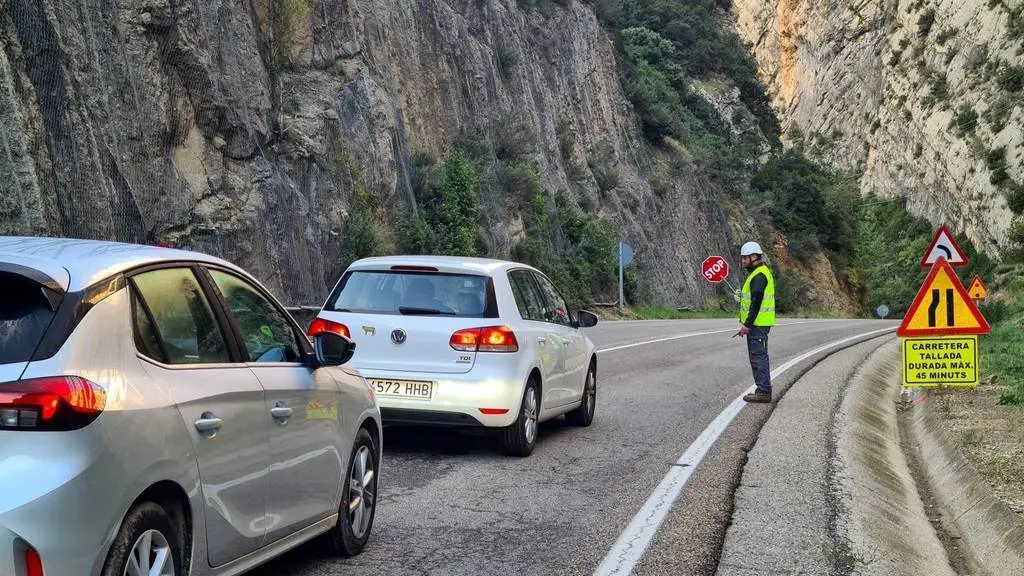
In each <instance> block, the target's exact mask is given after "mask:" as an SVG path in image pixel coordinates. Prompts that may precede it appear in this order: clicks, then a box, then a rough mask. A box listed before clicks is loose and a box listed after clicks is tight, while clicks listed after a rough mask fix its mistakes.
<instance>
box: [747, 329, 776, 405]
mask: <svg viewBox="0 0 1024 576" xmlns="http://www.w3.org/2000/svg"><path fill="white" fill-rule="evenodd" d="M770 330H771V326H754V327H753V328H751V329H750V334H747V355H748V356H750V369H751V370H752V371H753V372H754V385H756V386H757V389H758V391H760V392H766V393H768V394H771V393H772V376H771V368H770V367H769V366H768V332H769V331H770Z"/></svg>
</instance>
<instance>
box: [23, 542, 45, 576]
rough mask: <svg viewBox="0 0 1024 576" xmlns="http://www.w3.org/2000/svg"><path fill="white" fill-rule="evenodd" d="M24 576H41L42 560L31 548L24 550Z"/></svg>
mask: <svg viewBox="0 0 1024 576" xmlns="http://www.w3.org/2000/svg"><path fill="white" fill-rule="evenodd" d="M25 576H43V559H42V558H40V557H39V552H36V551H35V550H34V549H32V548H26V549H25Z"/></svg>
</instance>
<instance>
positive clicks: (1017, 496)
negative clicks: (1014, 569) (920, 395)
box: [931, 381, 1024, 517]
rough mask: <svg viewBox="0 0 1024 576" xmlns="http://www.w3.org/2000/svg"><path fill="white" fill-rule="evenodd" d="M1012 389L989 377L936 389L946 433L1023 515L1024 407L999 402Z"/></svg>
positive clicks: (1011, 506) (939, 411)
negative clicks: (975, 384) (973, 383)
mask: <svg viewBox="0 0 1024 576" xmlns="http://www.w3.org/2000/svg"><path fill="white" fill-rule="evenodd" d="M1010 390H1011V387H1009V386H1004V385H1001V384H999V383H998V382H992V381H987V382H983V383H982V384H980V385H979V386H978V387H977V388H973V389H971V388H964V389H947V390H940V391H934V392H931V394H932V395H933V396H934V397H935V399H936V400H937V402H936V404H937V412H938V414H939V416H940V417H941V418H940V420H941V421H942V422H943V423H944V424H945V426H946V432H947V434H948V435H949V436H950V437H951V438H954V439H956V441H957V443H958V444H959V445H960V448H961V450H962V451H963V453H964V455H965V456H966V457H967V459H968V461H970V463H971V464H972V465H973V466H974V468H975V469H976V470H977V471H978V473H979V474H980V475H981V477H982V478H983V479H984V480H985V481H986V482H988V484H989V485H990V486H991V487H992V489H993V493H994V494H995V496H996V497H997V498H999V499H1000V500H1002V501H1003V502H1004V503H1005V504H1006V505H1007V506H1008V507H1009V508H1010V509H1011V510H1013V511H1014V512H1016V513H1018V514H1020V515H1021V516H1022V517H1024V407H1022V406H1017V405H1000V403H999V399H1000V397H1001V396H1003V395H1004V394H1006V393H1007V392H1008V391H1010Z"/></svg>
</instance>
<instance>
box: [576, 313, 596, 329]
mask: <svg viewBox="0 0 1024 576" xmlns="http://www.w3.org/2000/svg"><path fill="white" fill-rule="evenodd" d="M576 325H577V326H579V327H580V328H592V327H594V326H597V314H594V313H593V312H587V311H586V310H580V311H579V312H577V313H576Z"/></svg>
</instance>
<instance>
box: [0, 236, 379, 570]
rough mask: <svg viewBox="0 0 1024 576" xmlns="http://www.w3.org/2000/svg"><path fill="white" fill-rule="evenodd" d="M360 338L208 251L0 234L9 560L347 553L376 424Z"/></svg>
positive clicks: (0, 402) (188, 566)
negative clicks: (317, 544)
mask: <svg viewBox="0 0 1024 576" xmlns="http://www.w3.org/2000/svg"><path fill="white" fill-rule="evenodd" d="M353 349H354V344H353V343H352V342H351V341H350V340H348V339H346V338H344V337H341V336H338V335H336V334H331V333H325V334H318V335H314V338H313V341H312V342H310V340H309V339H307V338H306V337H305V335H304V334H303V332H302V330H301V329H300V328H299V327H298V325H296V323H295V321H294V320H293V319H292V318H291V316H289V315H288V313H287V312H286V311H285V310H284V309H283V308H282V307H281V305H280V304H279V303H278V302H277V301H276V300H275V299H274V298H273V296H271V295H270V293H269V292H267V290H266V289H265V288H264V287H263V286H261V285H260V284H259V283H258V282H256V281H255V280H254V279H253V278H252V277H251V276H249V275H248V274H246V273H245V272H244V271H242V270H241V269H239V268H238V267H236V266H233V265H232V264H229V263H228V262H225V261H223V260H220V259H217V258H213V257H210V256H206V255H203V254H196V253H191V252H184V251H178V250H171V249H165V248H157V247H148V246H136V245H129V244H116V243H109V242H95V241H82V240H66V239H53V238H11V237H0V575H3V576H83V575H102V576H124V575H132V576H135V575H152V576H167V575H172V574H191V575H194V576H202V575H214V574H216V575H222V574H239V573H241V572H244V571H246V570H249V569H250V568H253V567H254V566H256V565H258V564H261V563H263V562H265V561H267V560H269V559H271V558H273V557H274V556H277V555H279V554H281V553H283V552H284V551H286V550H288V549H290V548H293V547H295V546H297V545H299V544H301V543H303V542H305V541H307V540H310V539H312V538H314V537H317V536H320V535H324V537H325V539H326V540H327V541H328V542H329V544H330V545H331V546H332V548H333V549H334V550H335V551H336V552H338V553H339V554H342V555H354V554H358V553H359V552H360V551H361V550H362V549H363V547H364V546H365V544H366V542H367V539H368V538H369V536H370V531H371V528H372V525H373V518H374V512H375V504H376V498H375V496H376V491H377V472H378V470H379V467H380V462H381V425H380V413H379V411H378V409H377V406H376V402H375V398H374V393H373V391H372V390H371V389H370V387H369V386H368V384H367V382H366V380H364V379H363V377H362V376H360V375H359V373H358V372H356V371H354V370H351V369H347V368H341V367H340V365H342V364H345V363H346V362H347V361H348V360H349V359H350V358H351V356H352V354H353Z"/></svg>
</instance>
